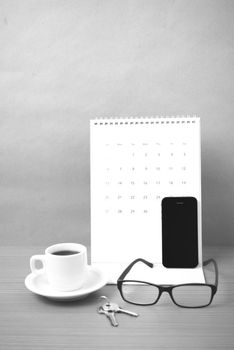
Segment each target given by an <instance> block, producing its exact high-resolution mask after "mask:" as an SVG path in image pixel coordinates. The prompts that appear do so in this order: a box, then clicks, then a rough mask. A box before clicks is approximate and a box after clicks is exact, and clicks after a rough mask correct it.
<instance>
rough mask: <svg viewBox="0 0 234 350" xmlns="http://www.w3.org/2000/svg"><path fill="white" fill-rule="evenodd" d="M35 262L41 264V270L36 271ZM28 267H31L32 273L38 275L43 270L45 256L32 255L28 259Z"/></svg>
mask: <svg viewBox="0 0 234 350" xmlns="http://www.w3.org/2000/svg"><path fill="white" fill-rule="evenodd" d="M36 261H40V262H41V263H42V266H43V267H42V268H41V269H38V268H37V267H36ZM30 267H31V271H32V273H39V272H42V271H43V270H45V255H33V256H32V257H31V258H30Z"/></svg>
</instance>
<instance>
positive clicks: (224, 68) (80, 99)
mask: <svg viewBox="0 0 234 350" xmlns="http://www.w3.org/2000/svg"><path fill="white" fill-rule="evenodd" d="M233 19H234V1H232V0H231V1H226V0H223V1H222V0H193V1H188V0H176V1H172V0H152V1H151V0H134V1H130V0H116V1H113V0H104V1H103V0H83V1H79V0H74V1H73V0H64V1H62V0H55V1H52V0H40V1H38V0H28V1H27V0H21V1H17V0H7V1H6V0H0V244H16V245H30V244H40V245H47V244H51V243H55V242H58V241H77V242H82V243H84V244H89V242H90V224H89V220H90V216H89V215H90V212H89V210H90V209H89V207H90V202H89V196H90V193H89V119H90V118H93V117H96V116H106V117H108V116H113V115H114V116H129V115H131V116H139V115H145V116H147V115H157V114H159V115H173V114H197V115H198V116H200V117H201V119H202V189H203V241H204V243H205V244H211V245H215V244H222V245H228V244H233V243H234V232H233V231H234V219H233V212H234V201H233V199H234V183H233V179H234V177H233V173H234V155H233V144H234V142H233V138H234V126H233V107H234V99H233V91H234V89H233V88H234V74H233V62H234V60H233V59H234V40H233V38H234V21H233Z"/></svg>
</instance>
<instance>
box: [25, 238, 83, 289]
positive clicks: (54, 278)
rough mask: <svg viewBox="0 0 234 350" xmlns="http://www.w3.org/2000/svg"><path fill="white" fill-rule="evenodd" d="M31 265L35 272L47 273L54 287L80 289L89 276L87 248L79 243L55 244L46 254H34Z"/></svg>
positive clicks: (47, 249)
mask: <svg viewBox="0 0 234 350" xmlns="http://www.w3.org/2000/svg"><path fill="white" fill-rule="evenodd" d="M37 261H41V263H42V265H43V268H42V269H38V268H37V267H36V262H37ZM30 267H31V270H32V272H33V273H45V274H46V276H47V279H48V282H49V284H50V285H51V287H52V288H54V289H57V290H60V291H72V290H75V289H79V288H81V287H82V285H83V283H84V281H85V278H86V277H87V249H86V247H85V246H84V245H82V244H77V243H59V244H54V245H52V246H50V247H48V248H46V250H45V254H44V255H33V256H32V257H31V259H30Z"/></svg>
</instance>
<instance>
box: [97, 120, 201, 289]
mask: <svg viewBox="0 0 234 350" xmlns="http://www.w3.org/2000/svg"><path fill="white" fill-rule="evenodd" d="M90 162H91V260H92V264H94V265H98V266H100V267H101V268H103V269H105V270H106V271H107V272H108V273H109V276H110V277H109V280H110V282H115V281H116V277H118V274H120V273H121V271H122V270H123V268H124V267H126V265H127V264H128V263H130V262H131V261H132V260H134V259H135V258H138V257H142V258H145V259H146V260H149V261H151V262H154V263H155V266H157V271H158V272H157V276H159V275H160V271H163V276H161V277H160V281H162V282H164V283H166V282H167V281H168V279H169V280H170V281H171V280H172V279H173V280H174V277H171V269H165V268H164V267H163V266H162V238H161V200H162V198H163V197H168V196H193V197H195V198H197V201H198V218H199V221H198V227H199V237H198V239H199V266H198V268H196V269H182V272H181V271H179V272H178V276H177V277H176V282H177V283H178V281H179V283H183V282H188V278H190V281H191V280H192V281H193V282H204V276H203V273H202V267H201V266H202V251H201V248H202V247H201V170H200V163H201V159H200V119H199V118H197V117H190V116H187V117H184V116H182V117H149V118H113V119H105V118H104V119H94V120H91V121H90ZM153 270H154V269H153ZM176 270H181V269H173V276H176V272H177V271H176ZM187 270H188V271H187ZM191 270H192V271H191ZM191 272H192V275H193V277H192V279H191ZM142 273H144V275H145V272H142ZM150 273H151V274H152V273H153V272H152V271H151V272H150ZM154 273H155V271H154ZM138 274H139V271H138ZM161 275H162V273H161ZM189 276H190V277H189ZM149 277H150V276H149ZM152 278H153V277H152V276H151V279H152ZM165 278H166V280H165ZM138 279H139V275H138ZM153 280H154V278H153ZM154 281H155V280H154Z"/></svg>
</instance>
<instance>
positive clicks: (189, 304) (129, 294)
mask: <svg viewBox="0 0 234 350" xmlns="http://www.w3.org/2000/svg"><path fill="white" fill-rule="evenodd" d="M138 262H142V263H144V264H146V265H147V266H149V267H151V268H152V267H153V266H154V265H153V264H152V263H150V262H149V261H146V260H144V259H141V258H139V259H136V260H134V261H133V262H132V263H131V264H130V265H129V266H128V267H127V268H126V269H125V270H124V271H123V273H122V274H121V275H120V276H119V278H118V280H117V287H118V289H119V292H120V294H121V296H122V298H123V300H125V301H127V302H128V303H131V304H135V305H153V304H156V303H157V302H158V301H159V299H160V297H161V295H162V293H164V292H167V293H168V294H169V295H170V297H171V299H172V301H173V302H174V304H176V305H177V306H180V307H184V308H201V307H205V306H208V305H210V304H211V302H212V300H213V298H214V295H215V293H216V292H217V288H218V266H217V263H216V261H215V260H214V259H209V260H206V261H205V262H203V266H207V265H208V264H210V263H212V264H213V265H214V270H215V283H214V284H208V283H189V284H178V285H157V284H153V283H149V282H145V281H138V280H128V279H125V277H126V275H127V274H128V273H129V272H130V270H131V269H132V267H133V266H134V265H135V264H136V263H138Z"/></svg>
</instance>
